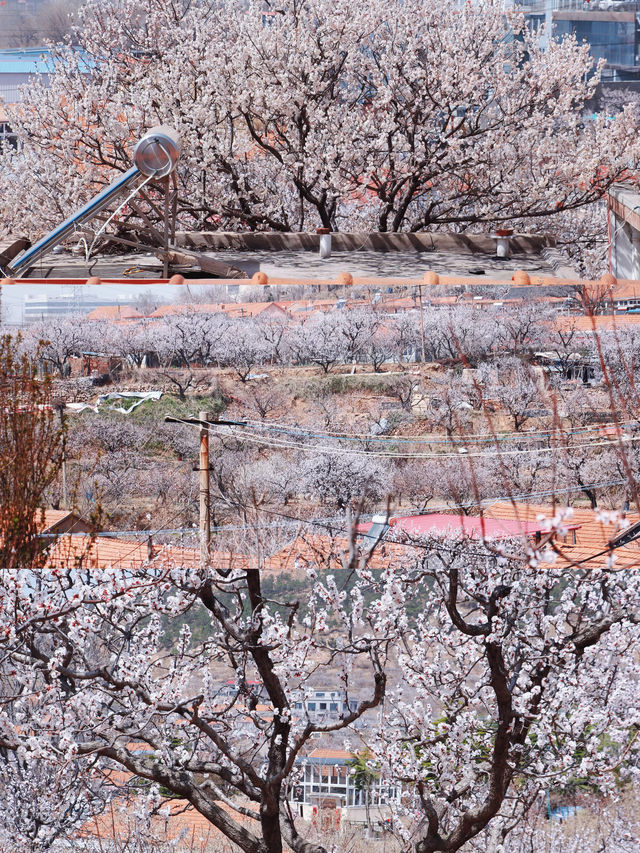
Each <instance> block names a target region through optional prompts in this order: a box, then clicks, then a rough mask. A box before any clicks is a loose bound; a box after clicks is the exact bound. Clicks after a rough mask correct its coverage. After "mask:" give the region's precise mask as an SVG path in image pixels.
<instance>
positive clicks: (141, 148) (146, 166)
mask: <svg viewBox="0 0 640 853" xmlns="http://www.w3.org/2000/svg"><path fill="white" fill-rule="evenodd" d="M179 157H180V137H179V136H178V134H177V133H176V131H175V130H174V129H173V128H172V127H166V126H165V125H159V126H158V127H152V128H151V130H150V131H148V132H147V133H145V135H144V136H143V137H142V139H140V141H139V142H138V144H137V145H136V147H135V148H134V151H133V161H134V163H135V164H136V166H137V167H138V169H140V171H141V172H142V174H143V175H147V176H148V177H154V178H165V177H166V176H167V175H170V174H171V172H173V170H174V169H175V167H176V165H177V163H178V158H179Z"/></svg>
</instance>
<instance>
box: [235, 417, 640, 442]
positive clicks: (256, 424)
mask: <svg viewBox="0 0 640 853" xmlns="http://www.w3.org/2000/svg"><path fill="white" fill-rule="evenodd" d="M247 425H248V426H250V427H251V428H254V429H264V430H267V431H274V432H284V433H288V432H291V433H292V434H300V435H304V436H308V437H313V438H339V439H342V440H349V441H373V442H388V443H390V444H440V443H442V444H452V443H454V439H453V438H451V437H448V436H447V437H444V436H441V435H438V434H436V436H435V437H431V436H430V435H429V434H428V433H426V434H421V435H417V436H404V435H400V436H392V435H378V436H376V435H372V434H371V433H345V432H332V431H331V430H313V431H310V430H306V429H304V428H303V427H299V426H297V425H296V424H281V423H277V422H273V421H269V422H266V423H265V422H264V421H252V420H247ZM620 426H638V421H636V420H627V421H621V422H619V423H616V422H614V421H607V422H606V423H602V424H594V425H593V426H584V427H574V428H572V429H559V430H529V431H527V432H522V431H514V432H502V433H497V434H496V435H495V436H494V435H491V434H488V433H486V432H485V433H465V434H464V435H463V436H459V437H456V439H457V440H460V441H469V440H473V441H487V442H494V441H496V440H499V441H502V440H504V441H518V440H522V439H538V438H547V437H553V436H555V435H556V434H557V433H561V434H563V435H579V434H583V433H587V434H588V433H591V432H594V433H598V432H599V431H600V430H603V429H607V428H609V427H620Z"/></svg>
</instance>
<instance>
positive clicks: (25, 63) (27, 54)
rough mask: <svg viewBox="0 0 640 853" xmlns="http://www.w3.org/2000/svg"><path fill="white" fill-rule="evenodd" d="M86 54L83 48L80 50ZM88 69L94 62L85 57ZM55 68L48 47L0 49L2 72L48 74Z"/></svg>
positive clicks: (0, 72) (0, 70) (0, 71)
mask: <svg viewBox="0 0 640 853" xmlns="http://www.w3.org/2000/svg"><path fill="white" fill-rule="evenodd" d="M78 52H79V53H81V54H84V52H83V51H82V50H79V51H78ZM85 63H86V66H87V69H88V68H89V67H90V65H91V64H92V63H91V61H90V60H89V58H88V57H85ZM53 68H54V60H53V58H52V56H51V50H50V49H49V48H48V47H21V48H8V49H6V50H0V74H47V73H51V72H52V71H53Z"/></svg>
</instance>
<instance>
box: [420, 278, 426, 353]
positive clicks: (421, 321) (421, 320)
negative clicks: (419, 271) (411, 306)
mask: <svg viewBox="0 0 640 853" xmlns="http://www.w3.org/2000/svg"><path fill="white" fill-rule="evenodd" d="M419 290H420V343H421V344H422V363H423V364H424V363H425V361H426V359H425V357H424V350H425V346H424V317H423V316H422V283H420V286H419Z"/></svg>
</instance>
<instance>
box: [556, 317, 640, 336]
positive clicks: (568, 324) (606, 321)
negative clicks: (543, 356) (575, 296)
mask: <svg viewBox="0 0 640 853" xmlns="http://www.w3.org/2000/svg"><path fill="white" fill-rule="evenodd" d="M638 323H640V314H595V315H594V316H593V317H589V316H584V315H581V316H575V315H566V314H565V315H564V316H562V317H558V318H557V319H556V325H557V326H558V328H560V329H576V331H578V332H592V331H594V330H595V331H597V332H603V331H610V330H612V329H621V328H623V327H624V326H637V325H638Z"/></svg>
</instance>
